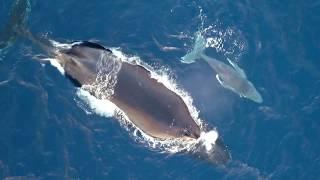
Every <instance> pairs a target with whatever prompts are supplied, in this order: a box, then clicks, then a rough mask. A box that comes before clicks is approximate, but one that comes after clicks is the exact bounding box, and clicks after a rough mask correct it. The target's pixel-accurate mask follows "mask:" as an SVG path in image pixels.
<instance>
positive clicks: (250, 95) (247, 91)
mask: <svg viewBox="0 0 320 180" xmlns="http://www.w3.org/2000/svg"><path fill="white" fill-rule="evenodd" d="M240 96H241V97H245V98H247V99H250V100H252V101H254V102H256V103H262V102H263V99H262V96H261V94H260V93H259V92H258V90H257V89H256V88H255V87H254V85H253V84H252V83H251V82H250V81H248V82H247V83H246V88H244V89H243V91H242V92H241V93H240Z"/></svg>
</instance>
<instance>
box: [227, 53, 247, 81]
mask: <svg viewBox="0 0 320 180" xmlns="http://www.w3.org/2000/svg"><path fill="white" fill-rule="evenodd" d="M227 60H228V62H229V64H231V66H232V67H233V69H234V70H236V71H237V72H238V73H239V75H240V76H241V77H243V78H245V79H247V75H246V73H245V72H244V70H243V69H241V68H240V67H239V66H238V65H237V64H236V63H235V62H233V61H231V60H230V59H229V58H227Z"/></svg>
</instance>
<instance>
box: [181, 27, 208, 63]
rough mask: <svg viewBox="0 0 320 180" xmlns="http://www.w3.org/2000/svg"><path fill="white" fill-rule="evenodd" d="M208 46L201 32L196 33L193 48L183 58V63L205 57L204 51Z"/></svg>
mask: <svg viewBox="0 0 320 180" xmlns="http://www.w3.org/2000/svg"><path fill="white" fill-rule="evenodd" d="M205 48H206V40H205V38H204V37H203V36H202V35H201V33H200V32H197V33H196V40H195V43H194V46H193V49H192V50H191V51H190V52H189V53H188V54H186V55H185V56H183V57H182V58H181V62H182V63H186V64H190V63H193V62H195V61H196V60H197V59H200V58H203V57H202V56H203V51H204V50H205Z"/></svg>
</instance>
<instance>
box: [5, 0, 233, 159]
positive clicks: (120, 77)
mask: <svg viewBox="0 0 320 180" xmlns="http://www.w3.org/2000/svg"><path fill="white" fill-rule="evenodd" d="M26 9H30V8H28V1H26V0H17V1H16V2H15V3H14V8H13V10H12V11H11V16H14V17H15V18H10V20H12V22H10V23H8V27H7V28H6V32H9V30H10V31H12V32H10V33H3V34H4V36H5V35H8V36H20V37H22V38H26V39H28V40H30V41H31V42H32V43H33V44H35V45H38V46H39V47H40V49H42V50H43V51H44V52H45V53H46V54H47V56H48V57H49V58H54V59H55V60H56V61H57V62H58V64H59V65H60V66H61V67H62V68H63V74H64V75H65V77H66V78H67V79H69V80H70V81H71V82H72V84H73V85H74V86H76V87H80V88H84V89H85V90H87V91H88V92H89V93H90V94H91V95H93V96H95V97H96V98H98V99H105V98H106V99H108V100H109V101H111V102H112V103H113V104H115V105H116V106H117V107H119V109H121V110H122V111H123V112H124V113H125V115H126V116H127V117H128V119H129V120H130V121H131V122H132V123H133V124H134V125H135V126H136V127H138V128H139V129H140V130H141V131H143V132H144V133H145V134H147V135H149V136H151V137H153V138H155V139H159V140H171V139H179V140H182V141H184V140H197V139H199V138H201V134H202V133H204V131H205V130H203V129H202V128H201V127H200V125H199V124H197V123H196V121H195V120H194V119H193V118H192V116H191V113H190V111H189V110H188V107H187V105H186V103H185V102H184V101H183V99H182V97H181V96H179V95H178V94H177V93H175V92H174V91H172V90H170V89H168V88H167V87H166V86H165V85H164V84H162V83H161V82H158V81H157V80H156V79H154V78H152V77H151V71H150V70H148V69H147V68H146V67H144V66H143V65H139V64H134V63H130V62H126V61H121V60H120V59H119V58H118V57H117V56H116V55H115V54H114V52H113V51H112V50H111V49H110V48H107V47H105V46H103V45H102V44H99V43H96V42H90V41H76V42H73V43H70V44H68V46H56V45H55V44H54V41H52V40H50V39H47V38H43V37H39V36H36V35H34V34H32V33H31V32H30V31H29V30H28V29H27V28H26V27H24V25H23V24H22V22H24V21H25V18H26V17H25V16H24V15H25V14H26V13H25V12H24V11H26ZM21 14H23V16H22V15H21ZM4 39H5V40H11V41H14V40H16V39H17V38H15V37H6V38H4ZM5 40H3V39H0V42H2V44H12V42H10V43H8V42H5ZM96 84H100V85H102V87H103V88H102V90H101V89H96V88H94V87H96V86H94V85H96ZM214 141H215V142H214V146H213V148H211V149H208V148H206V145H205V144H204V143H203V141H199V143H197V144H196V146H195V149H194V150H193V151H192V152H190V153H192V154H193V155H194V156H195V157H198V158H201V159H205V160H207V161H208V162H211V163H214V164H226V163H227V162H229V160H230V159H231V155H230V153H229V151H228V149H227V148H226V146H225V145H224V143H223V141H222V138H221V137H220V136H218V137H216V139H214Z"/></svg>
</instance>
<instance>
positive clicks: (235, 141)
mask: <svg viewBox="0 0 320 180" xmlns="http://www.w3.org/2000/svg"><path fill="white" fill-rule="evenodd" d="M12 2H13V0H1V1H0V32H1V29H3V28H4V26H5V23H6V22H7V21H8V17H9V13H10V9H11V7H12ZM30 5H31V11H30V12H29V15H28V19H27V20H26V27H28V28H29V29H30V31H31V32H32V33H34V34H37V35H39V36H43V37H47V38H50V39H53V40H55V41H58V42H62V43H70V42H73V41H76V40H94V41H98V42H99V43H101V44H103V45H105V46H108V47H119V48H120V49H121V51H122V52H124V53H126V54H130V55H132V56H137V57H139V58H140V59H141V60H142V61H143V62H145V63H147V64H149V65H150V66H152V67H153V68H155V69H158V70H159V69H160V70H161V69H166V70H167V71H169V72H170V73H169V74H170V76H171V78H172V79H174V81H175V82H176V83H177V84H178V85H179V87H180V88H182V89H184V90H185V91H186V92H188V93H189V95H190V96H191V97H192V98H193V104H194V106H195V107H196V108H197V109H198V110H199V117H200V118H201V119H202V120H203V121H204V122H205V123H206V124H208V126H211V127H212V128H217V130H218V132H219V135H220V136H221V137H222V138H223V140H224V143H225V144H226V145H227V146H228V150H229V151H230V153H231V155H232V160H231V162H229V163H228V164H227V165H226V166H224V167H219V166H214V165H212V164H209V163H208V162H205V161H201V160H199V159H196V158H193V157H190V156H188V155H185V154H183V153H176V154H169V153H160V152H159V151H157V150H156V149H151V148H149V147H146V145H145V144H144V143H139V142H137V141H136V140H135V139H134V138H133V137H132V135H131V134H130V133H128V131H126V130H125V129H124V128H123V127H122V126H121V125H120V124H119V122H118V121H117V119H115V118H112V117H109V118H107V117H102V116H100V115H98V114H96V113H94V112H93V113H92V112H91V113H90V112H89V113H88V112H87V110H88V108H87V107H86V106H85V105H84V104H83V101H82V100H81V99H80V98H79V97H78V96H77V89H76V88H74V86H73V85H72V83H71V82H69V81H68V80H67V79H66V78H65V77H63V76H62V75H61V74H60V73H59V71H57V69H56V68H54V67H53V66H50V65H45V66H43V65H41V64H40V63H39V62H38V61H35V60H34V59H36V58H37V57H39V56H41V57H46V54H45V53H44V52H43V51H41V49H39V47H37V46H36V45H34V44H32V43H31V42H30V41H28V40H26V39H23V38H18V39H17V40H16V41H15V42H13V43H12V44H11V45H10V46H8V47H7V48H5V49H2V50H1V52H0V178H1V179H4V178H9V179H10V177H11V178H19V177H20V178H25V179H77V178H79V179H151V178H152V179H319V178H320V155H319V152H320V145H319V143H318V142H319V139H320V122H319V120H320V117H319V114H320V72H319V71H318V69H319V68H320V61H319V59H320V51H319V49H320V43H319V42H320V36H319V35H318V33H319V32H320V26H319V24H320V14H319V12H320V1H317V0H314V1H302V0H301V1H299V0H296V1H274V0H271V1H270V0H268V1H267V0H264V1H259V2H256V1H250V0H247V1H231V0H223V1H222V0H198V1H190V0H188V1H187V0H186V1H183V0H177V1H153V0H151V1H146V0H141V1H127V0H117V1H111V0H106V1H101V0H91V1H85V0H69V1H64V0H56V1H40V0H30ZM196 32H202V33H203V35H204V36H205V38H206V39H207V41H208V42H210V43H209V46H210V47H208V48H207V49H206V54H207V55H209V56H211V57H214V58H216V59H218V60H220V61H223V62H226V59H227V58H229V59H231V60H232V61H233V62H235V63H237V64H238V65H239V66H240V67H241V68H242V69H244V71H245V72H246V74H247V76H248V79H250V81H251V82H253V84H254V85H255V87H256V88H257V90H258V91H259V92H260V93H261V95H262V97H263V99H264V101H263V103H261V104H257V103H254V102H252V101H250V100H247V99H244V98H240V97H239V96H238V95H237V94H235V93H233V92H231V91H229V90H227V89H225V88H223V87H221V85H220V84H219V83H218V82H217V80H216V78H215V72H214V71H213V70H212V69H211V68H210V67H209V66H208V65H207V64H206V63H204V62H203V61H197V62H196V63H193V64H182V63H181V62H180V59H181V57H182V56H184V55H185V54H186V53H187V52H188V51H190V50H191V48H192V46H193V41H194V34H195V33H196Z"/></svg>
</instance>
